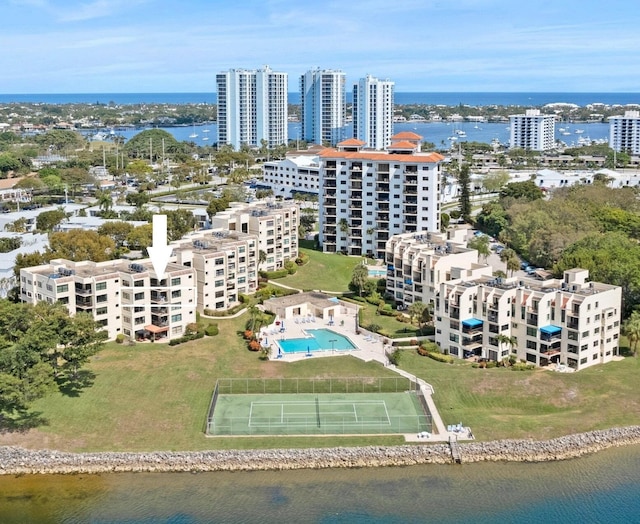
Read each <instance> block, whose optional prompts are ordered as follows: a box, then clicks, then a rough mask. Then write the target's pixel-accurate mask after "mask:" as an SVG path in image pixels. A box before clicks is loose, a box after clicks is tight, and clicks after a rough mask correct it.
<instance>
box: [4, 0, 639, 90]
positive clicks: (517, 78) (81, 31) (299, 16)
mask: <svg viewBox="0 0 640 524" xmlns="http://www.w3.org/2000/svg"><path fill="white" fill-rule="evenodd" d="M0 19H2V24H1V30H0V66H1V67H0V71H2V76H1V77H0V92H1V93H101V92H107V93H109V92H125V93H127V92H131V93H135V92H210V91H213V90H215V73H217V72H219V71H223V70H227V69H231V68H246V69H256V68H260V67H262V66H264V65H265V64H268V65H269V66H270V67H271V68H272V69H273V70H276V71H284V72H287V73H288V74H289V91H298V78H299V77H300V75H301V74H302V73H304V72H305V71H307V70H309V69H311V68H314V67H320V68H323V69H325V68H326V69H341V70H342V71H344V72H345V73H346V75H347V82H348V86H349V89H350V86H351V85H352V84H353V83H354V82H355V81H357V79H358V78H360V77H362V76H364V75H366V74H372V75H374V76H376V77H378V78H389V79H391V80H394V81H395V83H396V91H462V92H469V91H585V92H598V91H605V92H609V91H610V92H615V91H619V92H624V91H630V92H637V91H638V90H639V86H640V30H639V29H638V27H639V22H640V2H638V1H637V0H609V1H608V2H604V3H603V2H600V1H596V0H549V1H547V0H528V1H527V0H523V1H521V0H396V1H389V0H386V1H382V0H346V1H345V0H341V1H340V0H261V1H257V0H181V1H178V0H174V1H169V0H83V1H80V0H0Z"/></svg>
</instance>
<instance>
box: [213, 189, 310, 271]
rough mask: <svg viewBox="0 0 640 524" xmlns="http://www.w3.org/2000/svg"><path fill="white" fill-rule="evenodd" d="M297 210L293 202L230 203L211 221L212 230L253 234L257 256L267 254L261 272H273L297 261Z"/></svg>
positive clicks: (298, 212) (298, 211)
mask: <svg viewBox="0 0 640 524" xmlns="http://www.w3.org/2000/svg"><path fill="white" fill-rule="evenodd" d="M299 216H300V207H299V206H298V204H296V203H293V202H267V203H265V202H260V201H257V202H251V203H249V204H245V203H239V202H233V203H232V204H231V207H230V208H229V209H226V210H224V211H221V212H219V213H216V214H215V215H214V216H213V217H212V218H211V224H212V226H213V228H214V229H221V230H225V231H229V232H231V233H233V232H240V233H249V234H252V235H255V236H256V238H257V240H258V244H257V253H258V255H259V253H260V251H263V252H264V253H265V255H266V257H265V260H264V262H263V263H261V264H260V271H275V270H276V269H281V268H282V267H284V263H285V262H287V261H288V260H295V259H296V258H298V226H299V225H300V220H299Z"/></svg>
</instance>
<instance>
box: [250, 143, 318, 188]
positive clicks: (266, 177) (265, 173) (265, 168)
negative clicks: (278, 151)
mask: <svg viewBox="0 0 640 524" xmlns="http://www.w3.org/2000/svg"><path fill="white" fill-rule="evenodd" d="M322 149H324V148H323V147H322V146H312V147H311V148H309V150H307V151H293V152H290V153H287V155H286V157H285V158H284V159H283V160H274V161H269V162H263V163H262V180H261V184H263V185H265V186H268V187H270V188H271V189H272V190H273V194H274V195H275V196H277V197H283V198H292V197H293V195H295V194H296V193H302V194H307V195H315V196H318V189H319V184H320V162H319V160H318V155H319V153H320V151H322Z"/></svg>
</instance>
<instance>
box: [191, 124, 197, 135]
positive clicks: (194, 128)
mask: <svg viewBox="0 0 640 524" xmlns="http://www.w3.org/2000/svg"><path fill="white" fill-rule="evenodd" d="M189 138H198V133H196V125H195V124H193V133H191V134H190V135H189Z"/></svg>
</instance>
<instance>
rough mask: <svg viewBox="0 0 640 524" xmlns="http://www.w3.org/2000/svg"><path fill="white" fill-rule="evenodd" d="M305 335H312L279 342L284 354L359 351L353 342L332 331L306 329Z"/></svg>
mask: <svg viewBox="0 0 640 524" xmlns="http://www.w3.org/2000/svg"><path fill="white" fill-rule="evenodd" d="M305 333H307V334H308V335H311V336H310V337H308V338H290V339H288V340H278V341H277V342H278V344H279V345H280V347H281V348H282V352H283V353H307V352H311V351H327V350H331V349H335V350H336V351H349V350H352V349H357V348H356V346H354V345H353V344H352V343H351V341H350V340H349V339H348V338H347V337H345V336H343V335H340V334H339V333H336V332H335V331H331V330H330V329H306V330H305Z"/></svg>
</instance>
